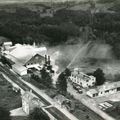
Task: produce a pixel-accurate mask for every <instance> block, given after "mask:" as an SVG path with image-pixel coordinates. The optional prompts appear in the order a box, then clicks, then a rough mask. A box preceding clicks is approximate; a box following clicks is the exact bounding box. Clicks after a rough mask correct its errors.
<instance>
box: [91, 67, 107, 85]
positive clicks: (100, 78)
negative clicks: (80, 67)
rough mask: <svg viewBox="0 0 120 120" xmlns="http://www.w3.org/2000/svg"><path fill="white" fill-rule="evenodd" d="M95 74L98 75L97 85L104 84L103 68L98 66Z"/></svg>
mask: <svg viewBox="0 0 120 120" xmlns="http://www.w3.org/2000/svg"><path fill="white" fill-rule="evenodd" d="M93 76H94V77H96V85H102V84H104V82H105V77H104V73H103V70H101V69H100V68H98V69H97V70H96V71H95V72H94V73H93Z"/></svg>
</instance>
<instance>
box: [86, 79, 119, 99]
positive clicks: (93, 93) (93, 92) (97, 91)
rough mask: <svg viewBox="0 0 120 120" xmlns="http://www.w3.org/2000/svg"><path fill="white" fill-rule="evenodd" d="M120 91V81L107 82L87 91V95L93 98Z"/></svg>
mask: <svg viewBox="0 0 120 120" xmlns="http://www.w3.org/2000/svg"><path fill="white" fill-rule="evenodd" d="M119 91H120V81H118V82H112V83H106V84H104V85H101V86H98V87H97V88H94V89H90V90H89V91H88V92H87V95H88V96H89V97H92V98H93V97H101V96H106V95H110V94H114V93H116V92H119Z"/></svg>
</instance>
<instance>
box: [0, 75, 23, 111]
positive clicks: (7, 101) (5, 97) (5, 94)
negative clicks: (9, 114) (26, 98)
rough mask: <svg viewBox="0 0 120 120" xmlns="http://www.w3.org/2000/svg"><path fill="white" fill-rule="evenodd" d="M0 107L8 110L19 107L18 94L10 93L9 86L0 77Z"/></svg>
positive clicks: (0, 76) (19, 98) (19, 99)
mask: <svg viewBox="0 0 120 120" xmlns="http://www.w3.org/2000/svg"><path fill="white" fill-rule="evenodd" d="M0 106H1V107H4V108H6V109H8V110H13V109H15V108H18V107H21V97H20V94H17V93H15V92H14V91H12V88H11V85H10V84H9V83H8V82H7V81H6V80H5V79H4V78H3V77H2V75H0Z"/></svg>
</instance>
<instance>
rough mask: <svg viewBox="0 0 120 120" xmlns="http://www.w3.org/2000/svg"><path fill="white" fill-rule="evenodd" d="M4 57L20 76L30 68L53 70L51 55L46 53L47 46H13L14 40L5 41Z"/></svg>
mask: <svg viewBox="0 0 120 120" xmlns="http://www.w3.org/2000/svg"><path fill="white" fill-rule="evenodd" d="M2 48H3V49H2V51H1V52H2V59H3V62H5V64H8V65H9V66H10V67H11V68H12V69H13V71H14V72H16V73H17V74H19V75H20V76H23V75H26V74H27V70H28V69H29V68H35V69H37V70H41V69H42V68H43V67H45V68H46V70H48V71H50V72H53V71H52V65H51V60H50V56H47V55H45V54H46V48H45V47H40V48H37V47H35V46H30V45H20V44H16V45H15V46H12V42H5V43H3V46H2Z"/></svg>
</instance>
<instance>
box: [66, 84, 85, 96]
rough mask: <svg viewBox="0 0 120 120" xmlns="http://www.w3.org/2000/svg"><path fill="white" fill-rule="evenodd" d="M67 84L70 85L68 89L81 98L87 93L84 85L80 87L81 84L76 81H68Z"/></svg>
mask: <svg viewBox="0 0 120 120" xmlns="http://www.w3.org/2000/svg"><path fill="white" fill-rule="evenodd" d="M67 86H68V87H67V91H68V92H70V93H72V94H74V95H77V96H78V97H79V98H82V97H83V96H85V95H86V91H85V89H83V88H82V87H80V86H79V85H77V84H75V83H72V82H68V85H67Z"/></svg>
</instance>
